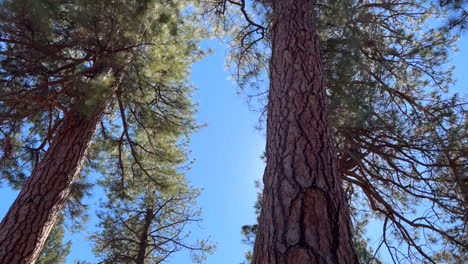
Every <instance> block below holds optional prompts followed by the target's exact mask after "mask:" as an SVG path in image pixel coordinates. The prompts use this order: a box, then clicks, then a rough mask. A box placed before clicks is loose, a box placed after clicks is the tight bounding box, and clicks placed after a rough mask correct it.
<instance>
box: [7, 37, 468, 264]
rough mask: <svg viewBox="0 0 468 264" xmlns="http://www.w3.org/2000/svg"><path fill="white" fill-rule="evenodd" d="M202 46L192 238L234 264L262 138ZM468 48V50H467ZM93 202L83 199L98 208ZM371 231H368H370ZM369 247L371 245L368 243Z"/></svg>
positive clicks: (75, 254) (462, 72) (462, 67)
mask: <svg viewBox="0 0 468 264" xmlns="http://www.w3.org/2000/svg"><path fill="white" fill-rule="evenodd" d="M204 46H209V47H211V48H215V52H214V54H212V55H211V56H209V57H207V58H206V59H205V60H203V61H201V62H199V63H197V64H196V65H194V67H193V75H192V81H193V83H194V85H195V86H197V87H198V89H199V90H198V91H197V92H196V94H195V100H196V101H198V102H199V103H200V107H199V113H198V115H197V119H198V121H199V122H200V123H207V124H208V126H207V127H206V128H204V129H202V130H201V131H200V132H199V133H197V134H194V135H193V136H192V140H191V150H192V157H193V158H195V159H196V162H195V164H194V166H193V169H192V170H191V171H190V172H188V174H187V177H188V178H189V179H190V180H191V182H192V184H193V185H194V186H197V187H203V188H204V191H203V193H202V195H201V197H200V199H199V205H200V206H201V207H202V208H203V218H204V221H203V222H202V223H201V224H200V225H199V226H195V227H194V228H193V236H194V237H197V236H198V237H206V236H207V235H211V239H212V241H213V242H216V243H217V250H216V252H215V253H214V254H213V255H212V256H209V257H208V260H207V262H206V263H208V264H224V263H226V264H229V263H233V264H237V263H240V262H241V261H242V260H243V254H244V251H245V250H246V247H245V246H243V245H242V244H241V235H240V227H241V226H242V225H244V224H249V223H253V222H254V221H255V217H254V214H253V208H252V206H253V204H254V202H255V198H256V190H255V188H254V184H253V182H254V180H255V179H258V178H261V176H262V174H263V168H264V164H263V162H262V161H261V160H260V155H261V154H262V152H263V149H264V141H265V139H264V137H263V136H262V133H261V132H259V131H257V130H255V129H254V126H255V125H256V122H257V118H258V113H255V112H249V111H248V107H247V105H246V103H245V101H244V100H243V99H242V98H241V97H240V96H238V95H236V93H235V91H236V88H235V86H234V84H233V82H232V81H230V80H229V79H228V77H229V73H228V72H227V71H226V70H225V68H224V60H225V58H224V55H225V47H224V46H222V45H220V44H219V43H218V42H217V41H208V42H205V43H204ZM459 46H460V53H459V54H458V55H456V56H455V57H454V59H453V61H452V63H453V64H455V65H456V66H457V70H456V76H455V77H456V78H457V79H458V80H459V83H458V84H457V85H456V87H454V88H455V89H454V90H456V91H458V92H461V93H464V94H466V93H467V90H468V89H467V87H468V79H467V78H466V77H467V76H468V66H467V65H468V63H467V62H468V36H466V35H465V36H464V37H463V38H462V40H461V41H460V45H459ZM465 47H466V48H465ZM15 197H16V194H15V193H14V192H12V191H11V190H9V189H8V188H6V186H5V184H3V186H2V188H1V189H0V200H1V201H2V203H1V204H0V217H3V215H4V214H5V212H6V211H7V210H8V207H9V206H10V205H11V203H12V202H13V200H14V198H15ZM97 198H99V195H95V196H94V197H93V199H90V200H88V201H87V203H89V204H90V205H91V206H92V207H94V208H96V204H97ZM90 215H91V219H90V221H89V222H88V224H87V226H86V229H88V231H92V229H93V228H94V225H95V224H96V218H95V217H93V210H91V211H90ZM370 231H372V230H370ZM89 234H90V233H87V232H83V233H80V234H75V235H74V236H72V238H73V246H72V253H71V254H70V255H69V257H68V259H67V264H68V263H70V264H71V263H73V260H75V259H76V260H78V259H79V260H88V261H91V262H94V261H95V260H94V258H93V254H92V252H91V247H90V244H89V242H88V241H87V240H86V239H85V237H86V236H87V235H89ZM371 243H372V242H371ZM170 263H175V264H185V263H190V259H189V258H188V255H187V254H185V253H181V254H178V255H176V256H175V257H174V258H173V259H172V260H171V261H170Z"/></svg>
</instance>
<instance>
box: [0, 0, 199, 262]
mask: <svg viewBox="0 0 468 264" xmlns="http://www.w3.org/2000/svg"><path fill="white" fill-rule="evenodd" d="M186 3H187V1H172V0H154V1H151V0H147V1H146V0H117V1H116V0H109V1H107V0H105V1H94V0H93V1H90V0H80V1H70V0H47V1H46V0H34V1H32V0H18V1H2V2H1V4H0V5H1V8H0V42H1V44H0V64H1V70H0V139H1V149H2V153H1V154H2V155H1V156H2V157H1V162H2V171H3V172H4V174H5V175H8V176H14V175H28V173H29V174H30V176H29V177H27V178H28V180H27V181H26V183H25V184H24V186H23V188H22V190H21V192H20V194H19V196H18V198H17V199H16V201H15V202H14V204H13V205H12V206H11V208H10V210H9V211H8V213H7V215H6V216H5V217H4V219H3V220H2V222H1V224H0V263H10V264H16V263H34V262H35V260H36V259H37V257H38V256H39V254H40V251H41V249H42V247H43V245H44V243H45V241H46V238H47V236H48V234H49V233H50V231H51V229H52V226H53V225H54V222H55V221H56V219H57V217H58V215H59V213H60V211H61V210H62V208H63V206H64V205H65V203H66V201H67V200H68V198H69V194H70V190H71V186H72V184H73V182H74V181H75V180H77V178H78V177H79V175H80V171H81V168H82V165H83V162H84V160H85V157H88V159H89V161H91V162H92V161H93V160H100V156H102V153H105V152H110V154H111V155H110V156H109V157H110V159H107V160H106V162H107V163H106V164H101V166H102V167H106V166H107V167H117V168H118V173H119V175H120V176H121V179H122V182H123V184H122V185H124V182H125V181H126V179H127V178H126V175H133V177H148V178H151V179H154V181H155V183H156V180H157V177H153V176H154V175H155V174H156V172H155V171H153V170H152V167H151V157H159V156H164V155H165V154H166V153H164V151H160V150H159V149H158V148H157V146H155V145H153V142H152V139H153V138H154V137H157V135H158V134H159V133H160V132H162V133H163V132H165V131H171V130H178V131H181V132H180V133H189V132H190V131H191V130H192V129H193V128H194V127H195V124H194V121H193V117H192V114H193V107H192V104H191V102H190V98H189V96H190V94H189V93H190V91H191V88H190V86H189V85H188V84H187V76H188V69H189V66H190V65H191V64H192V62H193V61H195V60H196V59H198V58H199V56H200V54H201V52H200V50H198V48H197V44H196V43H197V39H198V35H199V34H200V32H201V31H200V30H199V29H198V28H196V27H195V25H197V23H192V22H193V21H189V20H191V19H192V18H191V17H190V15H189V14H184V15H182V11H183V10H184V6H185V4H186ZM188 21H189V22H188ZM97 130H99V131H98V137H97V141H96V142H95V144H93V150H92V152H91V153H88V152H89V150H88V149H89V147H90V146H91V141H92V139H93V138H95V134H96V131H97ZM142 156H145V161H146V163H143V162H141V161H140V157H142ZM136 168H138V171H139V172H138V173H132V171H134V170H135V169H136ZM158 184H159V186H160V187H161V188H164V187H165V185H166V183H165V182H160V183H158ZM26 230H27V231H26Z"/></svg>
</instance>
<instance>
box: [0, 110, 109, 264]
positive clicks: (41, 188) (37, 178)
mask: <svg viewBox="0 0 468 264" xmlns="http://www.w3.org/2000/svg"><path fill="white" fill-rule="evenodd" d="M99 108H100V109H99V110H97V111H96V112H95V113H94V114H93V115H92V116H91V117H89V116H85V115H83V114H78V113H77V114H75V115H73V118H67V119H65V120H64V123H63V124H62V125H61V127H60V129H59V131H58V133H57V135H56V136H55V137H54V139H53V141H52V143H51V144H50V147H49V148H48V150H47V152H46V154H45V156H44V158H43V159H42V160H41V162H40V163H39V164H38V165H37V166H36V168H35V169H34V171H33V172H32V174H31V177H30V178H29V179H28V181H27V182H26V183H25V185H24V186H23V188H22V189H21V192H20V194H19V195H18V197H17V198H16V200H15V202H14V203H13V205H12V206H11V207H10V210H9V211H8V213H7V215H6V216H5V217H4V218H3V220H2V223H1V224H0V263H2V264H20V263H21V264H23V263H24V264H26V263H28V264H29V263H34V262H35V261H36V259H37V258H38V256H39V254H40V252H41V250H42V247H43V246H44V243H45V241H46V239H47V237H48V235H49V233H50V231H51V229H52V227H53V225H54V223H55V220H56V219H57V217H58V215H59V213H60V211H61V210H62V208H63V206H64V205H65V203H66V201H67V199H68V195H69V193H70V188H71V185H72V183H73V181H74V180H75V179H76V178H77V177H78V176H79V174H80V171H81V167H82V165H83V161H84V158H85V156H86V152H87V149H88V147H89V146H90V143H91V139H92V138H93V136H94V134H95V132H96V127H97V124H98V123H99V121H100V120H101V117H102V114H103V111H104V107H99ZM71 114H73V113H71Z"/></svg>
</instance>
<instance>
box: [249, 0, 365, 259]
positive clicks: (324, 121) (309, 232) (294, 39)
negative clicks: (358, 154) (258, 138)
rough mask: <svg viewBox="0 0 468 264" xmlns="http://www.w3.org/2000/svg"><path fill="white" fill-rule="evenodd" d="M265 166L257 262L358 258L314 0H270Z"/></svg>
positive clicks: (256, 252)
mask: <svg viewBox="0 0 468 264" xmlns="http://www.w3.org/2000/svg"><path fill="white" fill-rule="evenodd" d="M272 2H273V27H272V30H273V48H272V61H271V69H270V78H271V79H270V83H271V84H270V95H269V103H268V120H267V148H266V154H267V166H266V169H265V174H264V178H263V181H264V193H263V207H262V212H261V216H260V220H259V229H258V230H257V239H256V241H255V248H254V256H253V262H252V263H253V264H283V263H287V264H306V263H343V264H344V263H346V264H349V263H359V260H358V257H357V254H356V252H355V250H354V248H353V244H352V239H351V237H352V234H351V233H352V230H351V224H350V222H351V221H350V215H349V211H348V206H347V202H346V200H345V197H344V195H343V191H342V188H341V181H340V178H339V172H338V168H337V161H336V157H335V150H334V147H333V146H334V145H333V140H332V134H331V130H330V126H329V121H328V115H327V95H326V89H325V86H324V79H323V67H322V62H321V57H320V46H319V42H318V38H317V35H316V33H315V26H314V4H313V2H314V1H312V0H273V1H272Z"/></svg>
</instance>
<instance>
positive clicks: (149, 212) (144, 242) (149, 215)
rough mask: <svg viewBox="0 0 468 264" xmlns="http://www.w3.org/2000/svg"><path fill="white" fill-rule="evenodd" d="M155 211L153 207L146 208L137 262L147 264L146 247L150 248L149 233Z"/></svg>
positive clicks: (137, 263)
mask: <svg viewBox="0 0 468 264" xmlns="http://www.w3.org/2000/svg"><path fill="white" fill-rule="evenodd" d="M153 214H154V211H153V209H152V208H149V209H146V214H145V220H144V221H145V222H144V225H143V229H142V232H141V236H140V243H139V245H138V256H137V259H136V264H145V257H146V249H147V248H148V233H149V228H150V226H151V222H152V221H153V217H154V215H153Z"/></svg>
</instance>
